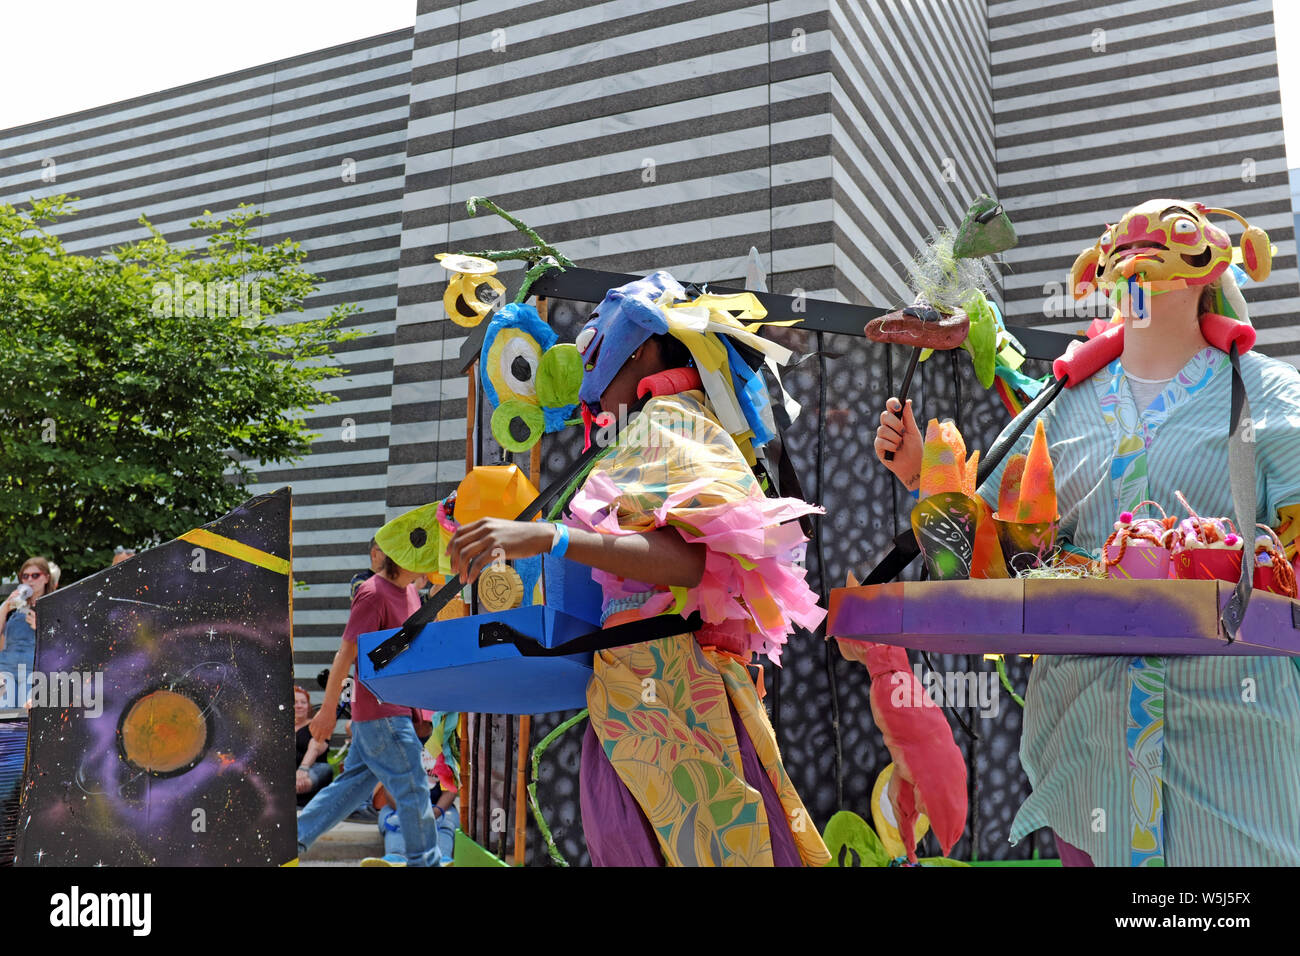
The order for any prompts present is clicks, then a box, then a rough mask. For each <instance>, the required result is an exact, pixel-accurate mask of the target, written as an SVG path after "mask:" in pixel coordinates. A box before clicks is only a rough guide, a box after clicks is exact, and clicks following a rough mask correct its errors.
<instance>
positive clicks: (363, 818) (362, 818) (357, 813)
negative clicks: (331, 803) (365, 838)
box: [347, 806, 379, 823]
mask: <svg viewBox="0 0 1300 956" xmlns="http://www.w3.org/2000/svg"><path fill="white" fill-rule="evenodd" d="M378 820H379V811H378V810H376V809H375V808H374V807H369V806H366V807H357V808H356V809H355V810H353V811H352V812H351V813H350V814H348V817H347V822H348V823H375V822H377V821H378Z"/></svg>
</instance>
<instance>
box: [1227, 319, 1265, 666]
mask: <svg viewBox="0 0 1300 956" xmlns="http://www.w3.org/2000/svg"><path fill="white" fill-rule="evenodd" d="M1228 358H1229V359H1230V360H1231V361H1232V408H1231V410H1230V412H1229V418H1228V481H1229V484H1230V485H1231V488H1232V509H1233V511H1234V512H1236V519H1237V532H1238V534H1240V536H1241V538H1242V548H1241V577H1240V578H1239V579H1238V581H1237V589H1236V590H1235V591H1234V592H1233V594H1232V597H1231V598H1230V599H1229V600H1228V603H1227V604H1226V605H1225V606H1224V608H1223V614H1222V615H1221V616H1220V618H1219V622H1220V623H1221V624H1222V625H1223V633H1224V636H1226V637H1227V638H1228V642H1229V643H1231V642H1232V641H1235V640H1236V639H1237V634H1238V632H1239V631H1240V629H1241V622H1242V620H1244V619H1245V617H1246V607H1247V606H1248V605H1249V604H1250V594H1251V588H1252V586H1253V584H1254V576H1255V510H1256V508H1257V507H1258V501H1257V499H1256V495H1255V425H1254V422H1253V420H1252V419H1251V415H1250V400H1249V399H1248V398H1247V397H1246V382H1245V379H1243V378H1242V375H1241V359H1240V356H1238V354H1237V343H1236V342H1233V343H1232V350H1231V351H1230V352H1229V353H1228Z"/></svg>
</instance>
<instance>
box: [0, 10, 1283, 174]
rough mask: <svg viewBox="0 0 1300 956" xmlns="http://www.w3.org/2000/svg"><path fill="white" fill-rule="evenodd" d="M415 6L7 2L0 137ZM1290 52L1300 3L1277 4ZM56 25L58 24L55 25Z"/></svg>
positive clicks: (357, 34) (295, 48) (323, 40)
mask: <svg viewBox="0 0 1300 956" xmlns="http://www.w3.org/2000/svg"><path fill="white" fill-rule="evenodd" d="M415 6H416V0H219V2H215V3H206V2H200V0H0V37H3V40H4V43H3V49H2V50H0V64H3V66H2V67H0V69H3V72H2V73H0V80H2V87H3V93H0V130H4V129H9V128H11V127H14V126H21V125H23V124H25V123H33V122H36V121H37V120H43V119H49V118H51V117H55V116H62V115H64V114H65V113H75V112H77V111H78V110H84V109H89V108H91V107H94V106H103V105H105V104H107V103H115V102H117V101H119V100H125V99H130V98H131V97H133V96H141V95H143V94H146V93H154V92H157V91H159V90H165V89H169V88H171V87H173V86H181V85H183V84H185V83H192V82H194V81H196V80H203V79H207V78H209V77H213V76H220V75H222V74H223V73H233V72H235V71H236V70H242V69H244V68H246V67H250V66H257V65H259V64H262V63H269V62H271V61H272V60H280V59H284V58H285V57H289V56H295V55H297V54H299V53H310V52H311V51H313V50H320V49H323V48H325V47H328V46H334V45H336V44H339V43H347V42H348V41H350V40H358V39H361V38H363V37H370V36H375V35H376V34H379V33H387V32H389V31H390V30H397V29H400V28H401V27H406V26H411V25H412V24H414V22H415ZM1273 16H1274V20H1275V22H1276V24H1277V45H1278V48H1279V49H1280V50H1284V51H1285V50H1296V49H1300V2H1297V0H1274V3H1273ZM52 25H53V27H52ZM1278 71H1279V75H1280V77H1281V84H1282V112H1283V122H1284V123H1285V126H1286V149H1287V156H1288V162H1287V166H1288V167H1293V166H1296V165H1300V58H1293V57H1290V56H1285V55H1283V56H1280V57H1279V58H1278Z"/></svg>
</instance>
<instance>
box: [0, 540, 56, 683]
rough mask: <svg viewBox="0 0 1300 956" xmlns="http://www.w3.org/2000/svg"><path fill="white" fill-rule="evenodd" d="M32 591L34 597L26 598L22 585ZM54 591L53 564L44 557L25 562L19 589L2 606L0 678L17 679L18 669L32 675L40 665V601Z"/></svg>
mask: <svg viewBox="0 0 1300 956" xmlns="http://www.w3.org/2000/svg"><path fill="white" fill-rule="evenodd" d="M24 584H25V585H27V586H28V587H29V588H31V596H30V597H28V598H26V600H24V599H23V592H22V586H23V585H24ZM53 590H54V584H53V583H52V579H51V574H50V563H49V562H48V561H47V560H45V559H44V558H41V557H31V558H28V559H27V560H26V561H25V562H23V566H22V569H21V570H20V571H19V572H18V587H17V588H15V589H14V591H13V593H12V594H10V595H9V597H8V598H6V599H5V602H4V604H0V679H4V678H5V677H6V676H7V675H13V677H14V679H17V674H18V666H19V665H20V664H21V665H22V666H23V667H24V668H26V672H27V673H28V674H30V673H31V670H32V667H33V666H34V665H35V662H36V611H35V610H34V609H33V607H32V605H34V604H35V603H36V602H37V601H38V600H40V599H41V598H42V597H44V596H45V595H46V594H48V593H50V592H51V591H53Z"/></svg>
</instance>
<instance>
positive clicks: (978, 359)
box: [962, 289, 998, 388]
mask: <svg viewBox="0 0 1300 956" xmlns="http://www.w3.org/2000/svg"><path fill="white" fill-rule="evenodd" d="M962 308H963V309H965V310H966V315H967V317H968V318H969V319H970V332H969V333H967V335H966V341H965V342H963V343H962V348H964V349H965V350H966V351H967V352H969V353H970V357H971V362H972V363H973V364H974V366H975V377H976V378H978V379H979V380H980V385H982V386H984V387H985V388H989V387H991V386H992V385H993V379H994V377H995V374H996V373H995V369H996V367H997V351H998V323H997V319H996V318H995V317H994V315H993V308H992V306H990V305H989V301H988V299H986V298H984V293H983V292H980V291H979V290H978V289H976V290H974V291H973V292H972V293H971V294H970V295H969V296H968V297H967V298H966V301H964V302H963V303H962Z"/></svg>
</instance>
